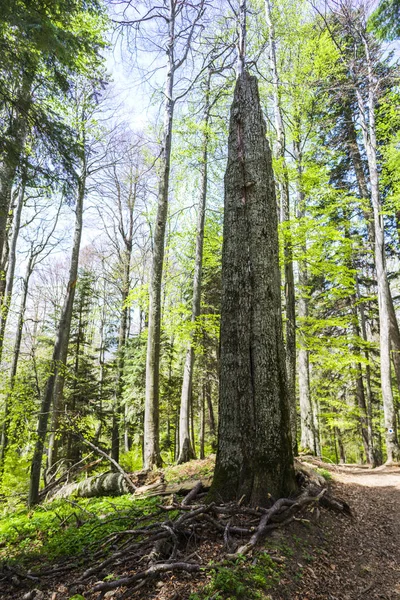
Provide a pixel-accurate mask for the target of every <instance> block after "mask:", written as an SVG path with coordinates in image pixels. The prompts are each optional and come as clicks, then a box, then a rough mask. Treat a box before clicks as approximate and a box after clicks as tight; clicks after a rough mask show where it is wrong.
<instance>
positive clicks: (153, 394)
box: [143, 3, 175, 469]
mask: <svg viewBox="0 0 400 600" xmlns="http://www.w3.org/2000/svg"><path fill="white" fill-rule="evenodd" d="M174 11H175V8H174V7H173V3H171V14H170V19H169V40H168V45H167V58H168V65H167V78H166V83H165V98H166V100H165V112H164V134H163V143H162V149H161V154H160V159H159V169H160V182H159V189H158V206H157V217H156V223H155V228H154V237H153V258H152V265H151V275H150V285H149V296H150V298H149V314H148V333H147V354H146V396H145V409H144V456H143V461H144V468H145V469H151V468H153V467H160V466H161V464H162V461H161V454H160V443H159V370H160V344H161V285H162V274H163V262H164V247H165V229H166V224H167V216H168V192H169V176H170V163H171V143H172V123H173V116H174V104H175V103H174V99H173V90H174V74H175V64H174V27H175V18H174Z"/></svg>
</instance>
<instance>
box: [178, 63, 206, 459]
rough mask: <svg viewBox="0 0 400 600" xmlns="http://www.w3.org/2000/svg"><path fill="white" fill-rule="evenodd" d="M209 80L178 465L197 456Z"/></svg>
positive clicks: (181, 407)
mask: <svg viewBox="0 0 400 600" xmlns="http://www.w3.org/2000/svg"><path fill="white" fill-rule="evenodd" d="M210 81H211V68H210V69H209V72H208V76H207V83H206V90H205V109H204V120H203V124H204V136H203V156H202V170H201V184H200V185H201V188H200V189H201V193H200V200H199V205H198V209H197V231H196V251H195V261H194V277H193V297H192V316H191V322H192V331H191V335H190V341H189V343H188V347H187V350H186V360H185V367H184V371H183V383H182V394H181V406H180V416H179V456H178V464H182V463H184V462H187V461H188V460H190V459H192V458H193V457H194V452H193V448H192V444H191V443H190V435H189V406H190V397H191V391H192V378H193V368H194V361H195V352H194V338H195V334H196V332H195V326H196V321H197V320H198V318H199V316H200V301H201V277H202V265H203V245H204V222H205V215H206V202H207V183H208V171H207V167H208V139H209V132H208V127H209V118H210Z"/></svg>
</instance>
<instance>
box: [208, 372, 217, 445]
mask: <svg viewBox="0 0 400 600" xmlns="http://www.w3.org/2000/svg"><path fill="white" fill-rule="evenodd" d="M205 386H206V399H207V411H208V423H209V428H210V434H211V436H212V437H213V438H215V436H216V431H217V428H216V426H215V417H214V408H213V404H212V393H211V383H210V381H206V384H205Z"/></svg>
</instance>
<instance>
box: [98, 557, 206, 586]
mask: <svg viewBox="0 0 400 600" xmlns="http://www.w3.org/2000/svg"><path fill="white" fill-rule="evenodd" d="M170 571H188V572H189V573H194V572H195V571H200V565H199V564H197V563H186V562H171V563H163V564H158V565H152V566H151V567H149V568H148V569H146V570H145V571H140V573H136V575H132V576H131V577H121V579H117V580H116V581H103V582H102V583H98V584H96V585H95V586H94V588H93V592H109V591H111V590H116V589H117V588H119V587H122V586H124V587H126V586H129V585H132V583H136V581H139V580H140V579H144V578H146V577H153V576H154V575H157V574H158V573H168V572H170Z"/></svg>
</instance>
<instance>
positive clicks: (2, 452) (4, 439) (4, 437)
mask: <svg viewBox="0 0 400 600" xmlns="http://www.w3.org/2000/svg"><path fill="white" fill-rule="evenodd" d="M32 270H33V255H32V254H31V255H30V257H29V260H28V264H27V267H26V272H25V276H24V280H23V284H22V290H23V291H22V298H21V304H20V308H19V313H18V322H17V329H16V335H15V342H14V350H13V357H12V362H11V369H10V383H9V389H8V391H7V395H6V398H5V402H4V415H3V424H2V428H1V444H0V478H2V476H3V471H4V461H5V457H6V453H7V448H8V441H9V429H10V409H11V406H10V400H11V395H12V393H13V389H14V384H15V377H16V375H17V369H18V361H19V355H20V350H21V341H22V330H23V326H24V318H25V309H26V300H27V297H28V289H29V280H30V277H31V275H32Z"/></svg>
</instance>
